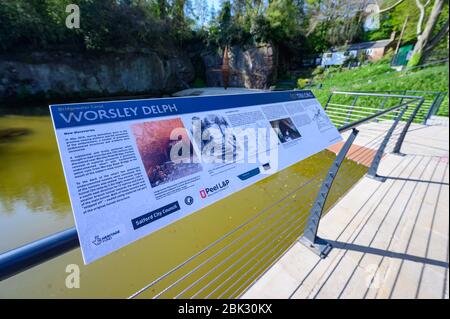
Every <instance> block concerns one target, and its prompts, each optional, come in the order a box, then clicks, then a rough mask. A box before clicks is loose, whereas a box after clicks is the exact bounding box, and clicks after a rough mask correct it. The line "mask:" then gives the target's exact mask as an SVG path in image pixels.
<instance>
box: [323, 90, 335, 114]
mask: <svg viewBox="0 0 450 319" xmlns="http://www.w3.org/2000/svg"><path fill="white" fill-rule="evenodd" d="M332 97H333V92H331V94H330V96H329V97H328V100H327V103H325V107H324V110H325V111H326V110H327V108H328V104H329V103H330V101H331V98H332Z"/></svg>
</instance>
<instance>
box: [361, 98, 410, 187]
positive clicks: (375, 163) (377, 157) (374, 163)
mask: <svg viewBox="0 0 450 319" xmlns="http://www.w3.org/2000/svg"><path fill="white" fill-rule="evenodd" d="M408 108H409V104H407V105H406V106H405V107H404V108H403V109H402V110H401V111H400V112H399V114H398V115H397V117H396V118H395V120H394V123H393V124H392V126H391V128H390V129H389V131H388V132H387V133H386V136H385V137H384V140H383V142H382V143H381V145H380V147H379V148H378V151H377V153H376V154H375V157H374V159H373V161H372V164H371V165H370V168H369V172H368V173H367V177H370V178H373V179H376V180H377V181H380V182H385V181H386V178H385V177H382V176H379V175H378V174H377V171H378V166H379V165H380V162H381V159H382V157H383V154H384V150H385V149H386V147H387V145H388V143H389V140H390V139H391V137H392V134H394V131H395V128H396V127H397V125H398V122H400V120H401V119H402V118H403V115H404V114H405V112H406V110H407V109H408Z"/></svg>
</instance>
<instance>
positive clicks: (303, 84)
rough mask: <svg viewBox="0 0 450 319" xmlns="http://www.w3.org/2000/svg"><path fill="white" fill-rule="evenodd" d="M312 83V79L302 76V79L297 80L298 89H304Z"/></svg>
mask: <svg viewBox="0 0 450 319" xmlns="http://www.w3.org/2000/svg"><path fill="white" fill-rule="evenodd" d="M310 83H311V80H309V79H302V78H300V79H298V80H297V88H298V89H304V88H305V87H306V86H307V85H308V84H310Z"/></svg>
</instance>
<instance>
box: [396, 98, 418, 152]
mask: <svg viewBox="0 0 450 319" xmlns="http://www.w3.org/2000/svg"><path fill="white" fill-rule="evenodd" d="M424 101H425V99H424V98H422V99H421V100H420V101H419V103H418V104H417V106H416V108H415V109H414V111H413V112H412V113H411V116H410V117H409V119H408V121H407V122H406V124H405V127H404V128H403V130H402V132H401V134H400V137H399V138H398V140H397V143H396V144H395V147H394V151H393V152H392V153H394V154H397V155H404V154H402V153H401V152H400V150H401V148H402V145H403V141H404V140H405V137H406V134H407V133H408V130H409V127H410V126H411V124H412V122H413V121H414V119H415V118H416V116H417V113H419V110H420V108H421V107H422V105H423V103H424Z"/></svg>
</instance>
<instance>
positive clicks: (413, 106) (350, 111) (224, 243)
mask: <svg viewBox="0 0 450 319" xmlns="http://www.w3.org/2000/svg"><path fill="white" fill-rule="evenodd" d="M334 95H340V96H342V97H345V98H348V99H350V100H352V101H356V102H357V101H363V100H364V99H375V100H381V101H382V102H383V101H385V103H384V105H383V107H375V106H372V104H373V105H375V104H374V103H371V104H370V106H366V105H361V104H359V105H357V104H356V103H352V104H353V105H350V106H348V107H344V108H342V111H341V113H340V114H338V113H336V112H331V111H332V109H331V108H330V103H327V106H328V108H327V112H328V113H329V115H330V117H331V118H333V119H334V120H333V121H336V123H340V124H339V125H338V127H339V131H340V132H342V133H343V132H346V131H349V130H352V133H351V135H350V136H353V138H352V137H351V138H350V139H349V140H348V141H347V143H346V146H344V148H343V149H342V150H341V152H340V154H339V156H338V157H337V159H336V161H335V162H334V163H333V165H332V167H331V169H330V170H328V168H327V169H325V170H323V171H321V172H319V173H318V174H316V175H315V176H313V177H311V178H310V179H308V180H307V181H305V182H304V183H302V185H298V187H296V188H295V189H294V190H292V191H291V192H289V193H288V194H286V195H285V196H284V197H282V198H278V199H276V200H274V202H273V203H272V204H271V205H270V206H268V207H265V208H264V209H262V210H260V211H258V212H255V214H254V215H253V216H252V217H251V218H249V219H248V220H246V221H245V222H244V223H242V224H240V225H239V226H238V227H236V228H234V229H233V230H231V231H229V232H227V233H226V234H224V235H222V236H220V237H219V238H217V239H215V240H214V241H213V242H212V243H211V244H209V245H207V246H206V247H204V248H202V249H200V250H199V251H198V252H197V253H195V254H194V255H192V256H191V257H189V258H187V259H186V260H184V261H183V262H181V263H179V264H178V265H176V266H175V267H173V268H171V269H170V270H168V271H166V272H165V273H164V274H161V275H159V276H158V277H157V278H155V279H153V280H149V282H148V283H147V284H145V285H143V286H142V287H141V288H140V289H138V290H137V291H135V292H134V293H132V294H131V295H130V296H129V297H130V298H136V297H151V298H160V297H173V298H236V297H239V296H240V295H241V293H242V292H243V291H245V289H246V288H247V287H248V286H249V285H250V284H251V283H252V282H253V281H254V280H256V279H257V278H258V277H259V276H260V275H261V274H262V273H263V271H264V270H265V269H267V268H268V267H270V266H271V265H272V264H273V263H274V262H275V261H276V260H277V259H278V258H279V257H280V256H281V255H282V254H283V252H284V251H286V250H287V249H288V248H289V247H290V246H291V245H292V244H293V243H294V242H295V240H296V239H298V238H299V236H300V235H302V234H303V232H305V236H304V237H302V242H304V243H306V244H307V245H309V246H310V248H311V249H313V250H314V251H316V252H317V253H318V254H319V255H321V256H322V257H324V256H326V253H327V251H328V250H329V249H330V247H329V245H328V244H326V243H323V242H322V241H321V240H320V239H319V238H317V237H316V233H317V228H318V226H319V221H320V217H321V216H322V214H323V213H324V203H325V201H326V197H327V196H328V194H329V192H330V189H331V187H332V184H333V181H334V180H335V178H336V176H337V175H338V174H340V175H341V176H345V175H346V174H350V173H351V172H350V171H349V170H350V169H349V168H343V169H342V170H340V168H341V163H342V159H343V157H344V156H345V155H355V153H358V155H360V156H369V157H370V156H372V155H371V154H369V153H367V154H365V152H367V150H370V149H376V150H377V154H376V156H375V158H374V160H373V162H372V165H371V167H370V169H369V175H370V176H371V177H373V178H376V179H379V180H382V178H380V176H378V175H377V168H378V165H379V163H380V160H381V156H382V155H383V153H384V152H385V151H386V148H387V146H388V144H390V143H393V144H395V147H394V151H396V152H399V151H400V149H401V145H402V142H403V139H404V137H405V135H406V133H407V131H408V129H409V125H410V124H411V123H412V122H413V120H414V118H415V117H416V116H417V114H418V112H419V110H420V108H421V105H422V104H423V102H424V99H423V98H422V97H418V96H414V95H393V94H375V93H361V92H359V93H355V92H335V93H334ZM333 114H334V115H333ZM406 114H410V116H409V118H408V120H407V121H405V124H404V125H403V126H402V127H399V123H400V121H401V119H404V118H406ZM372 121H375V122H378V123H380V122H383V123H384V124H386V125H388V126H389V129H388V132H387V134H384V133H382V134H378V135H377V136H376V137H374V138H373V139H371V140H370V141H368V142H367V143H366V144H365V145H364V147H362V148H358V150H356V151H352V154H346V153H347V152H348V151H349V146H350V145H351V143H352V142H353V139H354V137H356V135H357V134H358V131H357V128H358V127H361V125H362V124H367V123H369V122H372ZM399 129H400V130H399ZM397 133H398V134H397ZM394 136H398V137H399V138H398V139H394V138H393V137H394ZM324 177H325V178H324ZM319 188H320V192H319V195H318V197H317V200H316V202H315V203H314V205H311V204H309V203H304V202H302V201H299V200H298V199H296V196H298V195H299V194H301V195H302V196H307V197H311V198H312V197H314V196H315V194H317V191H318V189H319ZM78 246H79V243H78V237H77V233H76V230H75V229H69V230H67V231H64V232H62V233H58V234H54V235H52V236H50V237H47V238H44V239H41V240H39V241H36V242H33V243H30V244H28V245H25V246H23V247H19V248H16V249H13V250H11V251H9V252H6V253H3V254H1V255H0V280H5V279H7V278H10V277H12V276H14V275H16V274H18V273H20V272H23V271H25V270H27V269H29V268H32V267H34V266H37V265H39V264H42V263H44V262H45V261H48V260H50V259H52V258H55V257H58V256H61V255H62V254H64V253H66V252H68V251H71V250H73V249H75V248H77V247H78ZM323 248H325V249H323Z"/></svg>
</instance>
